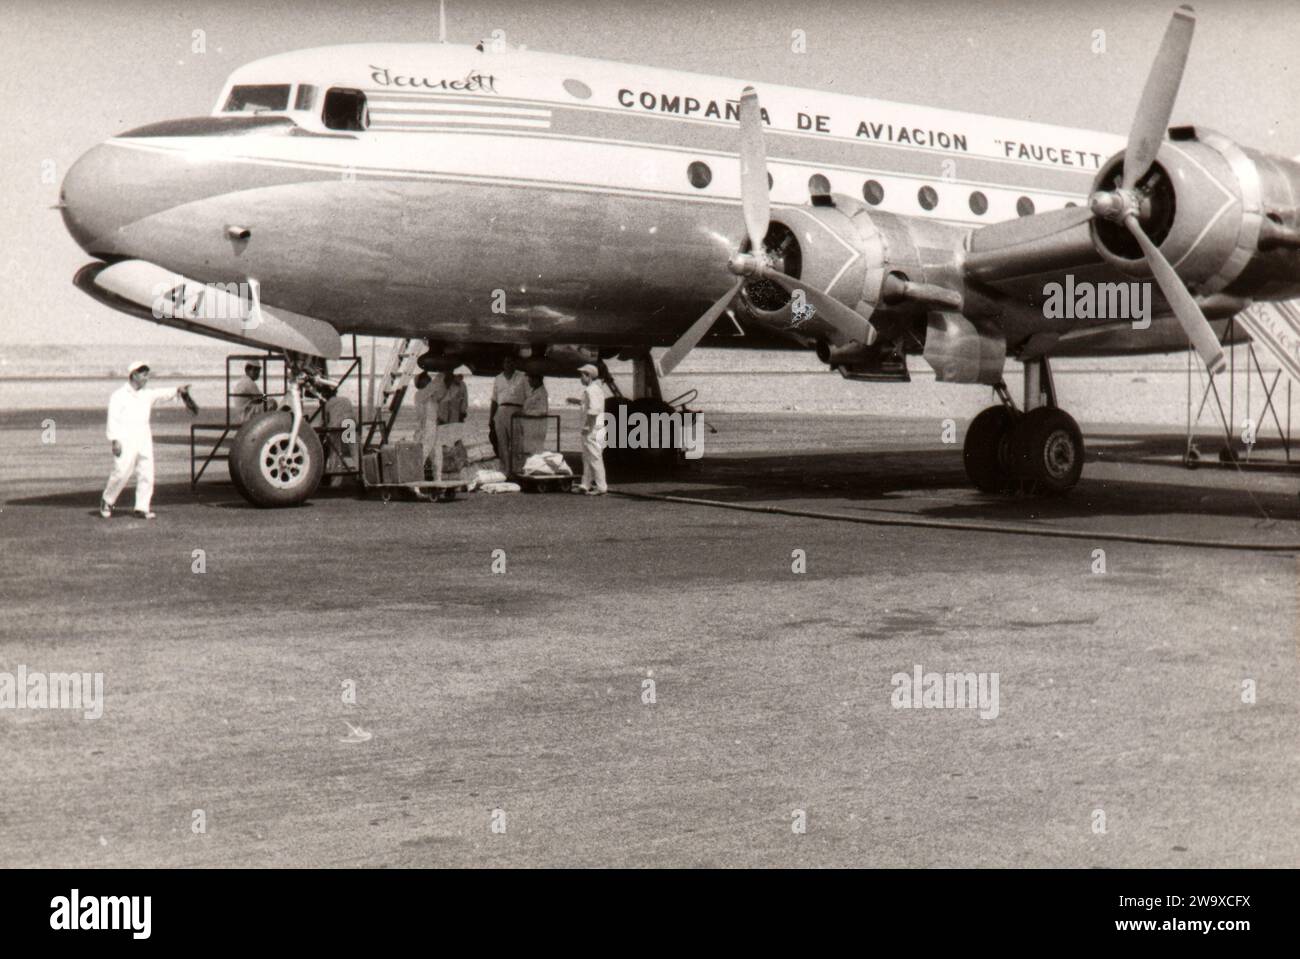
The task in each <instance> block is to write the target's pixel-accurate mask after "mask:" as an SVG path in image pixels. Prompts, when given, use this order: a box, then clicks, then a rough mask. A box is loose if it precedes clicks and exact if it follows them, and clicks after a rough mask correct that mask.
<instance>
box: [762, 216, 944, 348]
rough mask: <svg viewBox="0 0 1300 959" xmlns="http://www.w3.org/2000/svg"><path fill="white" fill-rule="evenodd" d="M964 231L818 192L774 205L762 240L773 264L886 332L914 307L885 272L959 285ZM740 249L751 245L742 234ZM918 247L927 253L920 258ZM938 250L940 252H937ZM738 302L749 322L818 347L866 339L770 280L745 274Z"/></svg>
mask: <svg viewBox="0 0 1300 959" xmlns="http://www.w3.org/2000/svg"><path fill="white" fill-rule="evenodd" d="M962 235H964V231H961V230H960V229H958V228H955V227H952V226H949V225H948V224H944V223H936V222H934V221H929V220H922V219H919V218H914V217H900V216H897V215H895V214H891V213H884V212H882V211H880V210H872V209H870V208H868V207H867V206H866V204H864V203H863V202H862V201H860V200H856V199H854V198H853V197H848V196H844V195H841V194H834V195H832V196H830V197H819V198H817V199H816V200H815V201H814V204H813V205H812V206H809V207H778V208H776V209H774V210H773V212H772V218H771V222H770V224H769V226H768V231H767V236H766V237H765V239H764V247H765V248H766V249H767V251H768V254H769V257H770V259H771V261H772V265H773V266H774V267H775V268H776V269H777V270H778V271H780V272H782V273H785V274H787V275H789V276H793V277H795V278H796V279H799V280H803V281H804V282H806V283H807V284H808V285H809V287H811V288H815V289H817V290H818V291H819V292H824V293H827V294H829V295H831V296H833V297H835V298H836V299H837V300H839V301H840V302H841V303H843V304H844V305H846V306H848V307H850V308H851V309H853V310H855V311H857V312H858V313H859V314H861V315H862V316H864V317H866V318H867V319H868V320H870V321H871V323H872V325H873V326H874V327H876V329H877V330H879V331H880V332H881V333H882V334H883V335H886V336H889V335H891V334H893V333H896V332H899V331H901V328H902V325H903V324H905V323H906V322H907V321H908V320H909V319H910V318H912V317H914V316H915V315H916V314H917V309H916V307H915V304H909V303H903V302H893V301H891V299H890V297H889V296H888V294H887V288H886V279H887V278H888V277H890V276H891V274H892V275H893V276H894V277H895V279H899V280H910V281H915V282H926V283H936V284H941V285H946V286H948V288H950V289H959V288H960V279H959V272H958V266H957V250H958V249H959V248H960V237H961V236H962ZM741 249H742V251H743V252H746V253H748V252H750V251H749V244H748V242H747V241H746V242H745V243H744V244H743V245H742V247H741ZM922 249H924V250H925V251H926V255H927V258H928V260H927V261H923V260H922V258H921V250H922ZM937 251H943V252H941V253H940V258H939V259H937V260H936V259H935V256H936V252H937ZM948 251H951V252H948ZM740 302H741V305H742V307H743V308H744V310H745V311H746V312H747V313H748V314H749V316H750V318H751V319H753V320H754V321H755V322H757V323H759V324H762V325H763V326H766V327H768V328H769V329H774V330H778V331H780V332H783V333H786V334H788V335H790V336H793V337H794V338H796V339H799V340H801V341H803V342H804V343H806V344H807V345H810V346H817V347H818V349H819V351H822V352H824V351H825V350H827V349H839V350H850V351H851V350H853V349H855V348H857V347H861V346H865V345H866V344H859V343H856V342H854V341H851V340H847V339H846V338H845V337H844V336H843V334H841V333H840V332H839V331H838V330H837V329H836V328H835V327H833V326H831V325H830V324H828V323H826V322H825V321H824V320H823V319H822V318H820V317H818V316H817V315H816V312H815V311H812V312H811V315H809V311H807V310H805V309H803V306H804V304H802V303H799V302H797V293H796V295H795V296H793V297H792V295H791V294H790V293H789V292H787V291H786V290H785V289H783V288H782V287H780V286H778V285H777V284H775V283H773V282H771V281H770V280H764V279H754V280H750V281H748V282H747V283H746V284H745V286H744V287H743V288H742V290H741V294H740ZM921 312H924V311H923V310H922V311H921ZM844 355H849V354H844Z"/></svg>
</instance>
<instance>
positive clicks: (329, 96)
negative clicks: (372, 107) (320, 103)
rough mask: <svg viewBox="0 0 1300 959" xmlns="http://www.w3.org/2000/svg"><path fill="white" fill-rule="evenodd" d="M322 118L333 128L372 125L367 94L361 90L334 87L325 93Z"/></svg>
mask: <svg viewBox="0 0 1300 959" xmlns="http://www.w3.org/2000/svg"><path fill="white" fill-rule="evenodd" d="M321 119H322V120H323V121H324V123H325V126H327V127H328V128H329V129H331V130H364V129H365V128H366V127H368V126H370V111H369V110H368V109H367V108H366V95H365V94H364V93H362V92H361V91H360V90H351V89H347V88H345V87H334V88H333V89H331V90H330V91H329V92H327V93H326V94H325V109H324V110H323V111H322V114H321Z"/></svg>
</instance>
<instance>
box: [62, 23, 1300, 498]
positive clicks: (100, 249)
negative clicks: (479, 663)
mask: <svg viewBox="0 0 1300 959" xmlns="http://www.w3.org/2000/svg"><path fill="white" fill-rule="evenodd" d="M1194 23H1195V21H1194V17H1193V14H1192V12H1191V10H1190V9H1188V8H1186V7H1183V8H1179V9H1178V10H1177V11H1175V13H1174V14H1173V17H1172V19H1171V21H1170V24H1169V27H1168V29H1167V31H1166V33H1165V36H1164V39H1163V42H1162V45H1161V47H1160V48H1159V52H1158V54H1157V57H1156V60H1155V63H1154V66H1153V68H1152V70H1151V73H1150V76H1149V79H1148V80H1147V83H1146V86H1145V88H1144V90H1143V91H1142V95H1141V97H1140V100H1139V104H1138V108H1137V113H1136V117H1135V119H1134V121H1133V124H1132V128H1131V131H1130V133H1129V136H1128V139H1127V140H1124V139H1122V138H1120V137H1116V136H1112V135H1110V134H1104V133H1096V132H1090V131H1085V130H1076V129H1066V128H1061V127H1054V126H1047V125H1043V124H1037V123H1027V122H1019V121H1015V120H1002V119H996V118H993V117H986V116H978V115H972V114H966V113H957V112H951V111H946V110H939V109H931V108H926V107H917V106H908V105H903V104H898V103H891V102H884V101H879V100H872V99H864V98H857V97H848V96H841V95H838V94H830V93H822V92H817V91H810V90H799V89H793V88H789V87H780V86H772V85H766V84H765V85H762V86H758V87H747V86H743V85H742V83H740V82H739V81H734V80H728V79H720V78H716V77H710V76H703V75H698V74H691V73H682V72H676V71H668V70H659V69H653V68H648V67H639V66H633V65H630V64H623V63H614V62H606V61H599V60H590V59H583V58H577V57H569V56H557V55H549V54H543V53H536V52H532V51H523V50H516V49H508V48H506V49H496V48H495V45H494V44H480V45H479V46H477V47H475V46H456V45H450V44H435V43H428V44H362V45H345V46H337V47H326V48H319V49H312V50H305V51H300V52H295V53H287V54H284V55H280V56H273V57H269V58H266V59H263V60H258V61H256V62H254V63H250V64H248V65H246V66H244V67H241V68H240V69H239V70H237V71H235V73H234V74H233V75H232V76H231V77H230V79H229V80H228V82H227V83H226V86H225V87H224V89H223V90H222V91H221V94H220V97H219V98H218V100H217V103H216V106H215V109H214V110H213V112H212V114H211V115H210V116H204V117H198V118H191V119H181V120H172V121H167V122H162V123H156V124H153V125H150V126H145V127H141V128H139V129H136V130H132V131H130V132H127V133H123V134H121V135H120V136H117V137H114V138H113V139H111V140H108V141H106V142H104V143H102V144H100V145H98V146H96V147H94V148H93V149H91V150H90V151H89V152H87V153H86V154H85V155H84V156H83V157H82V158H81V159H80V160H78V162H77V163H76V164H75V165H74V166H73V167H72V169H71V170H70V171H69V172H68V174H67V177H66V179H65V181H64V183H63V188H62V197H61V206H62V209H63V216H64V220H65V222H66V225H67V228H68V230H69V231H70V232H71V234H72V236H73V237H74V238H75V240H76V241H77V243H78V244H80V245H81V247H82V248H84V249H85V250H86V252H87V253H89V254H91V255H93V256H94V257H96V262H94V263H92V264H90V265H88V266H86V267H84V268H83V269H82V270H81V271H80V272H79V273H78V275H77V278H76V283H77V285H78V286H79V287H80V288H81V289H82V290H84V291H85V292H87V293H88V294H90V295H92V296H94V297H96V298H98V299H100V300H101V301H103V302H106V303H108V304H110V305H112V306H113V307H115V308H117V309H120V310H123V311H125V312H128V313H132V314H135V315H138V316H141V317H143V318H147V319H151V320H154V321H157V322H162V323H166V324H168V325H172V326H178V327H182V328H185V329H190V330H193V331H195V332H199V333H202V334H206V335H210V336H217V337H220V338H223V339H227V340H230V341H234V342H239V343H243V344H248V345H252V346H256V347H259V348H266V349H271V350H275V351H278V352H281V353H283V354H284V355H285V357H286V359H287V360H288V362H289V364H290V367H291V369H292V370H293V371H294V376H293V377H292V379H293V384H292V388H291V391H290V399H291V400H292V403H291V404H290V405H291V410H292V412H289V411H277V412H270V413H266V414H264V415H263V416H261V417H258V418H256V419H254V420H252V421H251V422H249V423H247V424H246V425H245V426H243V427H242V429H241V430H240V432H239V433H238V434H237V436H236V438H235V440H234V443H233V446H232V449H231V472H232V476H233V477H234V479H235V481H236V485H237V486H238V487H239V488H240V490H241V492H242V493H243V494H244V495H245V496H246V497H247V498H248V499H249V500H250V501H251V502H253V503H255V504H257V505H261V506H282V505H292V504H296V503H301V502H303V501H304V500H306V499H307V498H308V497H309V496H311V494H312V493H313V491H314V490H315V487H316V485H317V483H318V481H319V477H320V473H321V465H322V463H321V461H322V459H323V456H322V452H321V446H320V443H319V441H318V439H317V437H316V436H315V434H314V433H313V431H312V430H311V429H310V428H303V426H302V419H303V418H302V391H303V390H304V389H306V390H309V391H310V390H311V388H312V380H313V377H314V376H315V375H316V373H315V372H314V371H315V370H317V369H318V368H319V362H318V358H326V359H328V358H332V357H337V356H338V355H339V354H340V348H341V341H340V334H345V333H361V334H374V335H383V336H395V337H396V336H400V337H421V338H424V339H426V340H427V342H428V352H426V353H425V354H424V355H423V356H422V357H421V358H420V363H421V365H422V366H423V367H425V368H426V369H445V368H448V367H450V366H453V365H456V364H459V363H467V364H468V365H469V366H470V367H471V368H472V369H473V370H474V371H475V372H476V373H492V372H495V371H496V370H497V369H499V367H500V363H501V360H502V358H503V356H504V355H505V354H507V353H514V354H517V355H520V356H522V357H524V360H523V365H524V366H525V368H528V367H529V366H532V367H534V368H537V369H539V370H542V371H545V372H548V373H551V374H564V373H566V372H571V371H572V370H573V369H574V368H575V367H576V366H577V365H578V364H580V363H582V362H587V361H589V360H590V359H591V358H609V357H621V358H624V359H631V360H632V361H633V363H634V371H635V374H636V375H635V376H634V380H635V383H636V390H637V394H638V396H639V397H640V398H641V399H642V400H643V401H644V402H647V403H651V404H655V403H662V398H661V397H660V395H659V378H660V377H661V376H664V375H666V374H668V373H670V372H671V371H672V370H673V368H674V367H676V365H677V364H678V363H679V362H680V361H681V359H682V358H683V357H684V356H685V355H686V354H687V353H688V352H689V351H690V350H691V349H693V348H695V347H696V346H697V345H703V346H716V347H742V348H743V347H748V348H758V347H762V348H782V347H784V348H792V349H811V350H815V351H816V353H817V356H818V357H820V358H821V359H822V360H823V361H824V362H826V363H827V364H828V365H829V366H831V367H832V368H834V369H838V370H839V371H840V372H841V373H842V374H844V375H846V376H850V377H856V378H863V379H877V380H879V379H897V380H907V379H908V373H907V367H906V365H905V362H904V358H905V356H906V355H908V354H918V353H919V354H921V355H923V356H924V358H925V359H926V360H927V361H928V362H929V364H930V365H931V366H932V367H933V368H934V370H935V373H936V375H937V377H938V379H940V380H943V381H948V382H957V383H985V384H989V385H991V386H993V387H994V388H995V390H996V392H997V396H998V397H999V403H998V404H997V405H995V406H992V407H990V408H989V409H987V410H985V411H984V412H983V413H981V414H980V415H979V416H978V417H976V419H975V420H974V421H973V422H972V423H971V425H970V427H969V429H968V431H967V436H966V441H965V462H966V468H967V472H968V474H969V476H970V479H971V480H972V482H973V483H974V484H975V485H977V486H978V487H979V488H981V489H983V490H986V491H990V492H991V491H1001V490H1006V489H1009V488H1011V487H1012V486H1013V485H1021V484H1025V483H1029V484H1033V485H1035V486H1037V487H1039V488H1042V489H1045V490H1064V489H1068V488H1069V487H1071V486H1073V485H1074V484H1075V483H1076V482H1077V480H1078V477H1079V472H1080V470H1081V468H1082V464H1083V454H1084V450H1083V440H1082V437H1081V435H1080V433H1079V428H1078V426H1077V425H1076V424H1075V422H1074V420H1073V419H1072V418H1071V417H1070V416H1069V415H1068V414H1067V413H1066V412H1065V411H1063V410H1061V409H1059V408H1057V406H1056V401H1055V391H1054V390H1053V388H1052V385H1051V374H1050V368H1049V366H1048V360H1049V358H1050V357H1052V356H1060V355H1081V354H1093V355H1117V354H1123V353H1143V352H1169V351H1173V350H1184V349H1186V348H1187V347H1188V344H1189V342H1190V345H1191V347H1192V348H1193V349H1194V350H1195V351H1196V352H1197V354H1198V355H1199V356H1200V358H1201V360H1202V361H1203V362H1204V364H1205V365H1206V367H1207V368H1208V369H1209V370H1210V372H1211V374H1213V373H1214V372H1217V371H1218V369H1220V368H1221V367H1222V366H1223V363H1224V353H1223V350H1222V348H1221V345H1220V344H1221V340H1222V337H1223V331H1224V327H1225V326H1226V321H1227V319H1228V318H1229V317H1231V316H1232V315H1234V314H1235V313H1237V312H1238V311H1240V310H1241V309H1243V308H1244V307H1245V306H1246V305H1247V304H1248V303H1250V302H1251V301H1253V300H1261V299H1262V300H1281V299H1289V298H1292V297H1295V296H1297V295H1300V229H1298V227H1300V216H1298V210H1297V206H1298V203H1300V164H1297V163H1296V162H1293V161H1292V160H1289V159H1286V158H1283V157H1276V156H1269V155H1266V154H1264V153H1261V152H1258V151H1255V150H1252V149H1249V148H1247V147H1243V146H1240V145H1238V144H1236V143H1234V142H1232V141H1231V140H1229V139H1227V138H1226V137H1224V136H1222V135H1220V134H1217V133H1214V132H1213V131H1210V130H1206V129H1202V128H1199V127H1191V126H1187V127H1178V128H1173V129H1169V126H1168V124H1169V118H1170V114H1171V111H1172V109H1173V106H1174V101H1175V98H1176V96H1177V91H1178V87H1179V84H1180V82H1181V78H1182V73H1183V68H1184V65H1185V62H1186V58H1187V53H1188V50H1189V47H1190V45H1191V40H1192V32H1193V28H1194ZM737 151H738V152H739V162H737V159H736V154H737ZM1152 279H1153V280H1154V283H1155V286H1156V288H1157V292H1156V295H1154V296H1153V297H1150V301H1151V304H1152V308H1151V311H1150V314H1149V315H1147V316H1144V317H1135V316H1133V315H1127V314H1124V311H1123V310H1122V309H1120V310H1119V311H1118V313H1119V314H1120V315H1116V312H1114V311H1112V312H1109V313H1108V311H1107V310H1106V309H1102V308H1099V307H1101V306H1102V305H1104V304H1103V303H1102V301H1103V300H1106V301H1108V302H1112V304H1113V303H1118V302H1120V300H1119V298H1118V297H1117V296H1116V295H1114V294H1115V293H1116V291H1123V290H1124V289H1125V288H1127V286H1128V284H1130V283H1141V284H1147V286H1146V289H1147V291H1148V293H1149V292H1150V285H1149V281H1150V280H1152ZM1053 284H1058V286H1057V287H1056V289H1058V290H1059V289H1060V288H1061V287H1060V284H1065V285H1066V286H1068V288H1069V289H1071V290H1094V291H1096V296H1095V302H1093V303H1092V306H1091V308H1086V309H1080V310H1072V311H1067V312H1068V315H1063V314H1062V311H1060V310H1059V309H1052V308H1049V306H1050V303H1049V299H1050V297H1049V294H1048V292H1047V291H1048V290H1049V288H1051V287H1052V285H1053ZM241 291H248V295H246V296H245V295H241ZM196 293H197V294H198V295H196ZM1053 295H1055V294H1053ZM1089 299H1092V298H1091V297H1090V298H1089ZM1139 299H1140V298H1138V297H1135V298H1133V301H1134V302H1137V301H1138V300H1139ZM710 302H712V306H709V305H708V304H709V303H710ZM1080 302H1081V303H1082V301H1080ZM214 305H215V306H216V307H218V308H216V309H214V308H213V307H214ZM1058 306H1059V304H1058ZM660 347H667V348H668V349H667V352H666V353H663V354H662V355H658V357H657V360H656V358H655V357H654V356H652V354H651V349H652V348H660ZM1008 357H1011V358H1012V359H1014V360H1016V361H1019V362H1021V363H1023V364H1024V380H1025V390H1024V402H1023V404H1021V406H1017V405H1016V404H1015V402H1014V401H1013V399H1012V397H1011V396H1010V394H1009V392H1008V390H1007V388H1006V386H1005V383H1004V381H1003V375H1004V368H1005V366H1006V362H1007V358H1008Z"/></svg>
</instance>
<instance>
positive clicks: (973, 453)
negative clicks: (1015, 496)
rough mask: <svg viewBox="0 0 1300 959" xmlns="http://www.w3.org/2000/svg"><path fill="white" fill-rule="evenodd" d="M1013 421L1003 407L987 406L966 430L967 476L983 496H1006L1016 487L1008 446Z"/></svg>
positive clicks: (964, 458) (964, 452)
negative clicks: (993, 494)
mask: <svg viewBox="0 0 1300 959" xmlns="http://www.w3.org/2000/svg"><path fill="white" fill-rule="evenodd" d="M1013 426H1014V421H1013V419H1012V416H1011V411H1010V410H1009V409H1007V408H1006V407H1005V406H990V407H989V408H988V409H986V410H984V411H983V412H981V413H980V414H979V415H978V416H977V417H975V419H973V420H971V422H970V426H968V427H967V428H966V442H965V444H964V445H963V446H962V454H961V455H962V460H963V461H964V462H965V464H966V476H967V477H968V478H969V479H970V481H971V482H972V483H974V484H975V487H976V488H977V489H979V490H980V491H981V492H984V493H1005V492H1007V491H1009V490H1010V489H1011V487H1012V486H1013V485H1014V484H1015V477H1014V476H1013V475H1012V472H1011V469H1010V463H1009V462H1008V452H1007V443H1008V440H1009V439H1010V435H1011V430H1012V427H1013Z"/></svg>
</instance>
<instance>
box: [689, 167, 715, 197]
mask: <svg viewBox="0 0 1300 959" xmlns="http://www.w3.org/2000/svg"><path fill="white" fill-rule="evenodd" d="M686 179H688V180H690V181H691V186H693V187H695V189H697V190H703V189H704V188H705V187H706V186H708V185H709V184H710V183H712V182H713V171H712V170H710V169H709V165H708V164H707V163H702V162H701V161H699V160H692V161H691V165H690V166H688V167H687V168H686Z"/></svg>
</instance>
